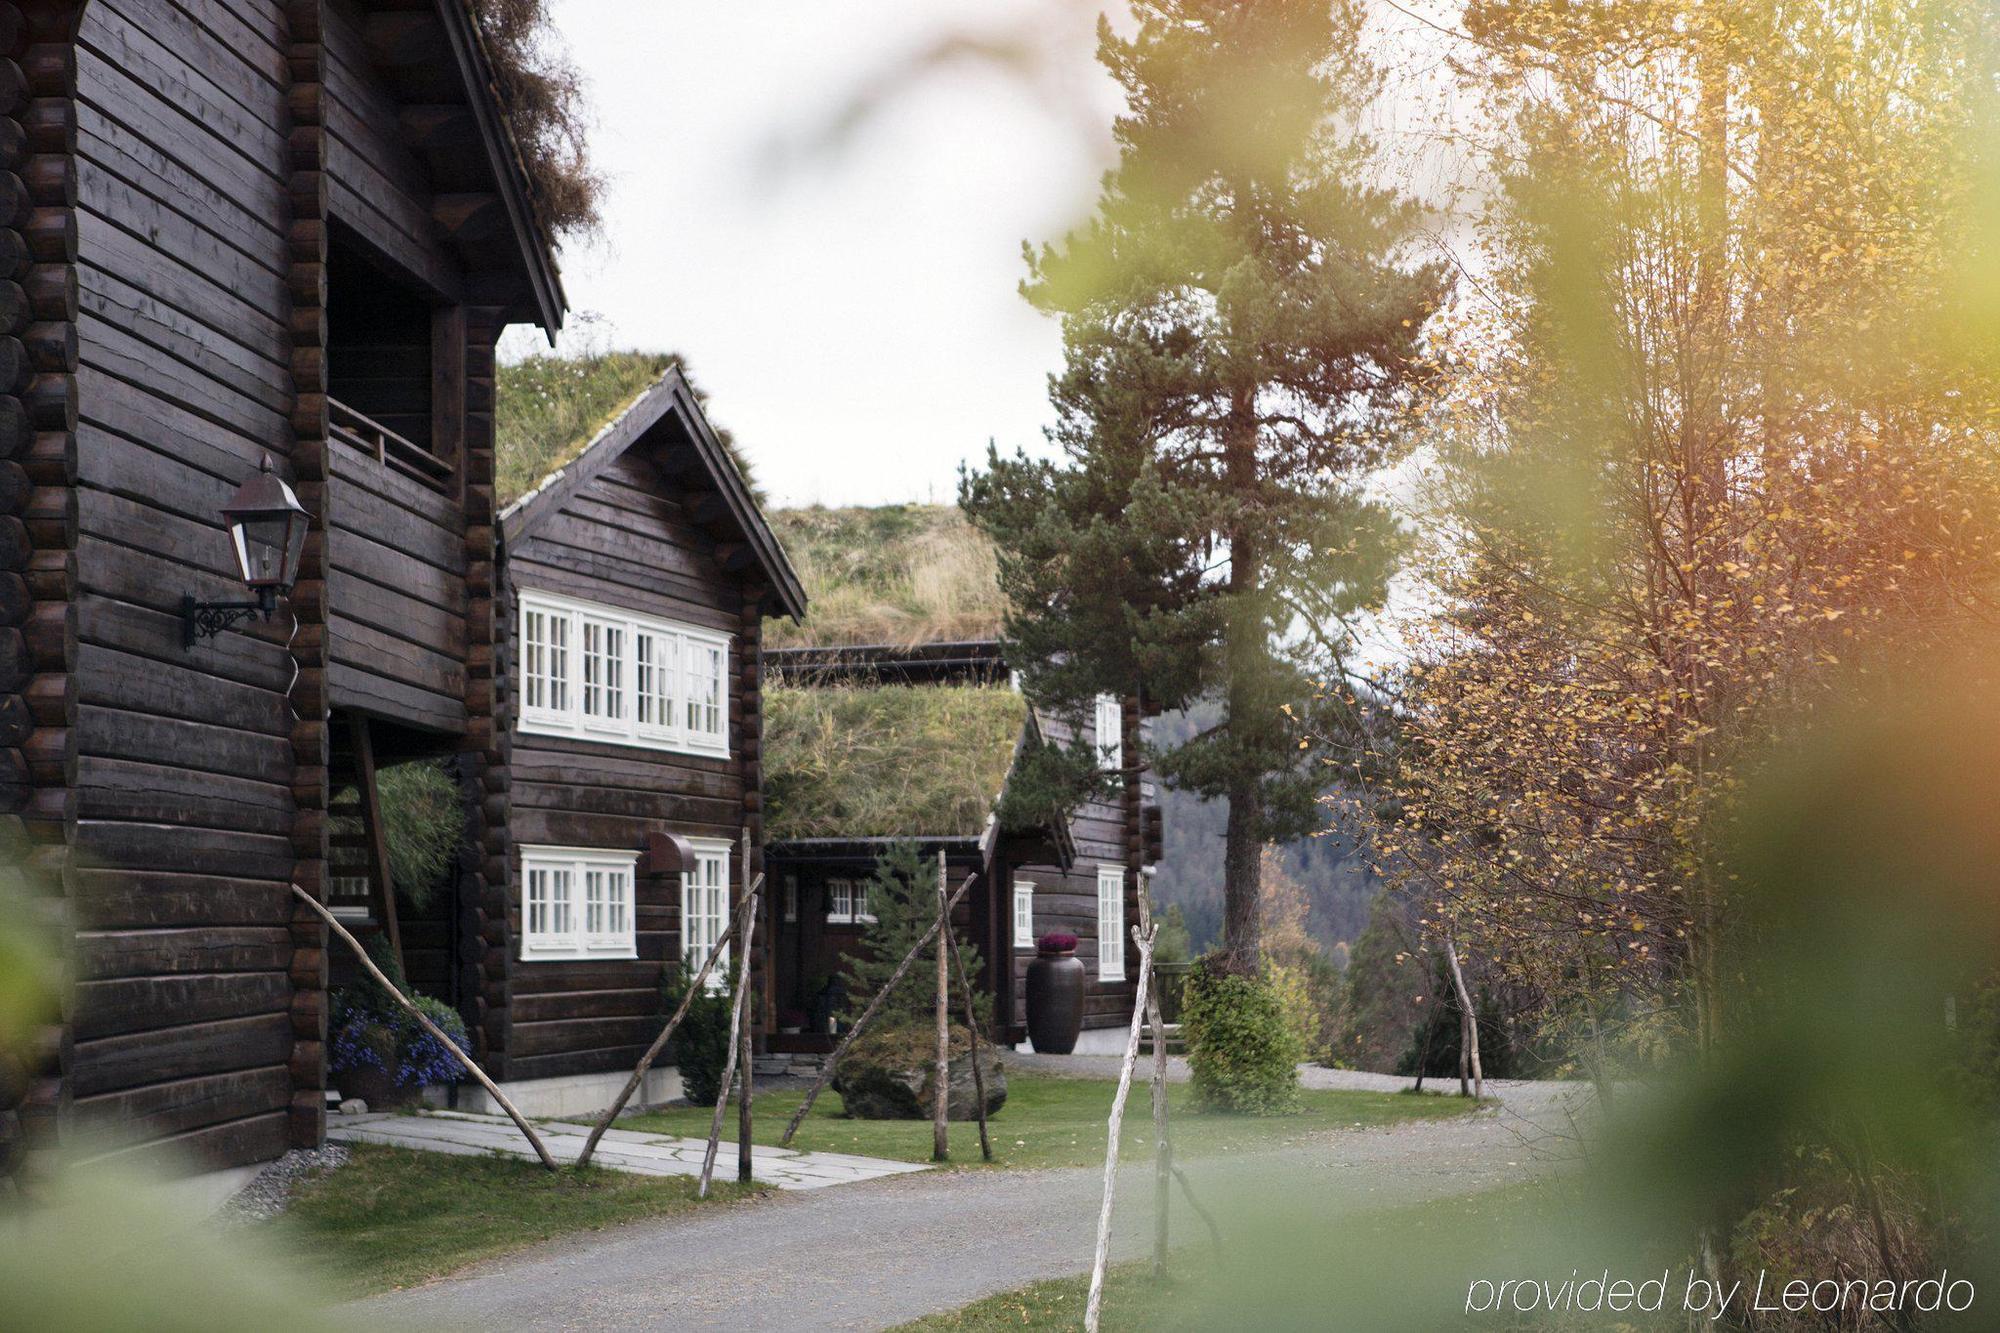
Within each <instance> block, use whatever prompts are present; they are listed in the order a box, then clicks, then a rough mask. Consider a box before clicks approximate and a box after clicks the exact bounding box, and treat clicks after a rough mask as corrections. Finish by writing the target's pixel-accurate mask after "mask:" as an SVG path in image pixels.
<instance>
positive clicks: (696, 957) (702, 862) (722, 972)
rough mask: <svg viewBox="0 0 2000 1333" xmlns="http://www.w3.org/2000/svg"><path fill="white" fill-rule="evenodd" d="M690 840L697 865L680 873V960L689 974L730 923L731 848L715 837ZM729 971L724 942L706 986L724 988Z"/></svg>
mask: <svg viewBox="0 0 2000 1333" xmlns="http://www.w3.org/2000/svg"><path fill="white" fill-rule="evenodd" d="M688 841H689V842H690V843H692V844H693V846H694V865H693V866H692V867H691V868H690V869H688V870H686V871H684V872H683V873H682V875H681V960H682V963H683V965H684V966H685V967H686V968H687V975H689V976H693V975H694V974H695V972H696V971H698V970H699V969H700V967H701V965H702V963H703V962H704V961H705V960H706V959H707V958H708V953H709V950H711V949H713V948H714V947H715V942H716V941H717V940H719V939H721V938H722V932H723V931H724V930H725V929H726V928H727V927H728V925H729V850H730V848H729V844H728V843H727V842H722V841H719V840H715V839H706V838H690V839H689V840H688ZM728 972H729V949H728V947H727V946H724V948H723V950H722V953H721V955H720V956H718V957H717V958H716V960H715V966H714V967H713V968H711V969H710V970H709V973H708V980H707V981H706V982H705V983H704V986H705V988H706V989H708V990H711V991H716V990H721V989H722V985H723V978H724V977H725V976H726V975H727V974H728Z"/></svg>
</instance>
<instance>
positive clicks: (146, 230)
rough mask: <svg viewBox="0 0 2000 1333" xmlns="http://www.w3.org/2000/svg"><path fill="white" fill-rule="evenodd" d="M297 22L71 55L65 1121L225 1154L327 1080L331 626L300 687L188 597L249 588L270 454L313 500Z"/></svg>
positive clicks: (304, 647)
mask: <svg viewBox="0 0 2000 1333" xmlns="http://www.w3.org/2000/svg"><path fill="white" fill-rule="evenodd" d="M293 36H294V34H293V32H292V30H291V24H290V21H289V16H288V14H287V12H286V7H285V6H284V5H283V4H280V3H277V0H240V2H239V3H235V4H233V5H230V6H227V7H224V6H222V5H220V4H216V3H212V0H92V3H90V4H89V5H88V7H87V8H86V9H85V10H84V12H83V16H82V23H81V28H80V31H79V34H78V39H77V44H76V52H75V59H76V79H77V93H76V99H75V110H76V132H77V150H76V158H75V162H76V182H77V188H78V191H79V203H78V208H77V224H78V235H79V242H78V263H77V269H76V276H77V289H78V293H79V298H80V309H79V312H78V317H77V319H78V332H79V342H80V364H79V368H78V371H77V382H78V390H79V395H78V401H79V405H80V419H79V422H78V426H77V449H76V462H75V505H76V513H77V533H76V539H75V550H74V562H73V568H74V580H75V586H74V588H73V589H72V590H71V592H72V594H73V601H72V602H71V606H70V614H71V616H72V617H73V623H74V626H75V629H74V639H75V647H74V655H73V659H72V663H71V672H72V675H71V681H70V691H69V696H70V699H71V700H72V703H71V709H72V719H73V720H72V735H71V738H70V740H69V749H70V752H71V761H70V765H69V767H70V770H71V790H70V793H69V814H70V817H71V820H72V823H71V828H70V834H71V837H72V838H73V840H74V849H75V854H74V857H73V859H72V864H71V867H70V881H71V897H72V902H73V904H74V908H75V924H76V928H77V934H76V941H75V976H76V986H75V1001H74V1010H73V1019H72V1032H73V1037H74V1041H75V1051H74V1057H73V1061H72V1065H71V1071H70V1085H71V1086H70V1092H71V1095H72V1096H73V1097H74V1107H73V1116H72V1118H73V1120H74V1122H75V1123H77V1124H78V1125H79V1126H83V1127H92V1126H103V1127H107V1128H116V1129H118V1130H120V1131H129V1130H130V1129H131V1127H132V1126H133V1124H134V1123H135V1122H136V1123H143V1124H144V1125H145V1126H146V1132H147V1133H149V1134H151V1135H153V1136H155V1141H156V1142H165V1143H169V1144H172V1145H174V1146H176V1147H178V1148H182V1149H185V1150H187V1151H189V1152H190V1153H192V1154H194V1155H195V1156H197V1157H199V1158H201V1159H204V1160H206V1161H208V1162H210V1163H212V1164H218V1165H220V1164H229V1163H233V1162H243V1161H252V1160H257V1159H259V1158H265V1157H270V1156H273V1155H275V1154H276V1153H278V1152H281V1151H282V1150H283V1149H284V1148H285V1147H286V1146H287V1144H288V1143H290V1142H291V1141H293V1124H292V1117H291V1114H290V1112H291V1109H292V1107H293V1105H294V1090H295V1066H296V1067H297V1068H296V1075H297V1080H298V1081H297V1086H298V1087H300V1088H301V1089H303V1090H305V1091H310V1090H311V1087H312V1085H313V1083H314V1080H315V1079H316V1077H317V1071H316V1068H315V1067H314V1065H315V1062H316V1059H317V1052H316V1039H317V1035H318V1021H319V1020H318V1018H317V1016H316V1015H314V1014H313V1013H311V1012H306V1013H304V1014H298V1015H295V1013H294V1011H293V995H294V989H295V983H300V982H303V984H301V985H299V988H300V989H306V988H307V987H309V985H310V982H311V979H312V975H313V968H314V966H315V962H316V955H317V958H318V959H323V952H322V951H320V950H319V949H317V948H316V941H315V940H314V938H313V932H312V931H311V930H310V929H307V928H305V927H303V926H296V927H295V922H294V916H293V911H292V905H291V900H290V897H289V890H288V884H289V882H290V881H291V880H292V879H293V878H294V877H295V876H301V877H304V878H306V879H307V882H311V880H310V875H311V866H312V864H313V861H314V857H313V843H314V836H313V831H312V830H313V817H312V816H313V812H312V811H310V810H302V809H301V807H300V806H299V805H298V803H297V801H296V800H295V792H294V785H295V782H297V781H298V780H299V779H301V778H304V779H305V780H307V781H310V779H311V771H312V765H311V764H310V763H309V762H306V763H301V762H299V761H298V760H297V759H296V758H295V755H294V749H293V744H294V732H293V707H294V706H295V704H296V703H297V702H300V701H302V700H305V699H306V698H307V697H308V695H309V693H310V691H311V690H312V688H313V687H314V684H315V682H314V681H313V680H312V678H311V675H310V672H309V668H310V666H311V664H312V660H313V653H314V652H315V650H316V649H315V645H314V642H313V640H314V635H313V633H312V630H313V627H312V626H311V625H310V624H306V623H302V624H301V627H300V640H301V643H300V648H299V658H298V661H297V663H296V666H297V667H298V670H297V671H296V672H295V661H294V657H293V654H292V653H290V652H288V651H287V649H286V646H285V633H286V630H288V629H289V628H290V626H289V625H288V624H287V625H285V626H283V627H282V628H280V627H270V628H265V629H259V630H254V631H252V632H242V633H233V634H227V635H224V636H221V637H219V638H216V639H212V640H207V641H204V643H203V644H202V645H201V646H200V647H199V648H198V649H196V650H195V651H194V652H192V653H190V652H188V651H185V650H184V649H183V648H182V646H181V641H180V618H179V602H180V598H181V596H182V594H183V593H193V594H194V595H196V596H197V597H203V598H214V599H227V598H232V597H238V596H240V595H241V585H240V584H239V583H238V582H237V575H236V572H235V569H234V561H233V559H232V557H231V555H230V551H229V544H228V539H227V536H226V534H225V533H224V531H223V528H222V525H221V521H220V517H219V513H218V511H219V509H220V507H221V506H222V504H223V503H224V502H225V501H226V500H227V499H228V497H229V496H230V494H231V492H232V491H233V490H234V489H235V487H236V486H237V484H238V483H240V482H241V481H242V480H243V479H244V478H245V477H246V476H247V475H249V474H250V473H251V472H252V471H254V470H255V468H256V467H257V466H258V461H259V459H260V457H261V456H262V455H264V454H265V453H267V452H268V453H269V454H270V455H271V456H272V457H273V459H274V460H275V461H276V463H277V465H278V467H279V470H280V471H281V472H283V473H290V474H292V475H293V476H294V479H295V480H301V481H304V482H305V483H306V484H303V485H301V486H300V488H299V489H300V490H301V491H302V492H303V495H302V498H305V499H306V502H307V503H308V504H309V505H310V504H312V503H314V500H313V498H311V497H312V496H313V487H312V485H311V482H310V480H309V479H307V478H304V477H301V476H299V475H298V474H297V473H295V472H294V471H293V469H294V467H295V465H296V463H297V462H298V460H296V459H294V457H293V448H292V435H293V431H292V421H291V420H290V417H291V413H292V409H293V405H294V396H295V386H294V381H293V373H294V359H293V358H294V338H293V334H292V330H291V329H290V328H289V327H288V323H287V316H288V312H289V311H290V310H291V308H292V305H293V301H292V295H291V293H290V291H289V290H288V287H289V286H291V285H292V284H295V283H306V284H310V282H311V280H312V277H313V274H312V272H311V269H310V266H309V265H307V266H304V267H295V262H294V256H293V253H292V250H291V242H290V238H289V237H288V234H287V231H288V222H289V220H290V219H291V218H292V217H293V216H295V213H294V206H293V198H294V193H295V191H297V190H298V189H300V188H301V187H303V188H304V189H306V191H307V192H308V194H310V192H311V181H310V177H311V176H312V174H313V173H312V172H311V171H310V169H309V167H306V168H299V164H296V163H295V162H294V160H293V157H292V154H291V151H290V146H289V145H288V142H287V132H288V127H289V126H290V123H291V113H290V110H289V109H288V107H287V98H288V96H289V95H290V94H291V93H292V91H293V84H294V77H293V75H294V70H293V66H292V61H291V57H292V55H293V50H292V41H293ZM308 72H309V71H308ZM295 169H297V170H296V173H295ZM301 175H303V176H304V177H306V178H307V179H305V180H303V181H302V180H301V179H300V176H301ZM301 341H303V340H301ZM306 591H307V594H308V595H307V597H306V598H305V599H304V600H303V601H302V602H301V603H300V606H301V608H302V611H301V616H300V618H301V621H302V622H307V621H309V620H310V619H311V615H312V597H311V591H312V590H311V589H310V588H308V589H307V590H306ZM295 677H296V686H295ZM295 689H296V690H297V691H298V693H293V691H294V690H295ZM308 715H309V714H308ZM301 740H303V741H304V742H305V743H306V748H307V749H308V751H309V750H310V748H311V745H310V737H302V738H301ZM310 757H311V756H310V754H309V753H308V755H307V756H306V758H307V759H308V760H309V759H310ZM295 1021H296V1022H298V1023H299V1024H301V1025H302V1026H303V1027H304V1029H305V1035H304V1036H303V1037H301V1036H300V1034H299V1032H298V1030H297V1028H295ZM310 1128H311V1127H310V1126H308V1127H307V1132H310Z"/></svg>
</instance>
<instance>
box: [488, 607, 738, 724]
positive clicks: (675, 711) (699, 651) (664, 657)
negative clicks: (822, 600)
mask: <svg viewBox="0 0 2000 1333" xmlns="http://www.w3.org/2000/svg"><path fill="white" fill-rule="evenodd" d="M516 600H517V602H518V603H519V605H518V607H517V608H516V613H515V614H516V622H517V637H518V639H519V641H520V652H519V667H520V671H521V689H520V697H521V721H520V727H521V730H522V731H523V732H527V733H531V734H534V735H540V736H576V737H582V738H584V739H588V740H603V741H609V742H612V743H613V744H618V745H634V746H641V747H644V748H646V749H652V750H671V751H673V752H675V753H677V754H694V755H703V756H706V757H709V758H714V759H727V758H728V757H729V659H730V648H731V646H732V644H733V643H734V638H733V636H731V635H728V634H724V633H722V632H721V631H719V630H711V629H702V628H701V627H699V626H696V625H686V624H682V623H680V622H678V621H673V620H662V619H660V618H658V617H655V616H646V615H641V614H639V613H638V612H636V611H627V610H624V609H622V608H620V607H615V606H606V605H603V604H602V603H598V602H588V601H584V600H583V599H581V598H577V597H559V596H556V595H555V594H552V593H545V592H536V591H525V590H524V591H523V592H522V593H521V594H520V595H519V597H518V598H517V599H516ZM642 642H643V645H644V647H643V656H644V658H645V660H644V662H643V663H642V661H641V657H642V647H641V645H642ZM698 667H699V668H700V669H699V670H697V668H698ZM711 667H713V668H714V669H713V670H710V668H711ZM697 690H699V691H700V693H699V695H697ZM642 697H643V700H644V703H643V706H642V702H641V700H642ZM586 709H588V710H589V711H586ZM642 713H650V714H651V716H650V717H646V718H644V719H642V717H641V714H642Z"/></svg>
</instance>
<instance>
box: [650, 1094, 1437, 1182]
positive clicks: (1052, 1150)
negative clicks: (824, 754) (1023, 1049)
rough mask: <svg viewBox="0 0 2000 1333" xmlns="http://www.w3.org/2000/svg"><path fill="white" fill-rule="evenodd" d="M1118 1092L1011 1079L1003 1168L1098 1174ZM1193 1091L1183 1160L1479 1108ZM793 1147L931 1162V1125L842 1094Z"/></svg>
mask: <svg viewBox="0 0 2000 1333" xmlns="http://www.w3.org/2000/svg"><path fill="white" fill-rule="evenodd" d="M1116 1086H1117V1085H1116V1084H1115V1083H1114V1082H1113V1081H1112V1080H1110V1079H1084V1078H1051V1077H1048V1076H1045V1075H1029V1074H1010V1075H1008V1077H1007V1104H1006V1105H1005V1106H1004V1107H1002V1108H1001V1109H1000V1111H999V1112H998V1114H996V1115H994V1116H993V1118H992V1120H991V1122H990V1125H991V1130H992V1138H993V1155H994V1165H996V1166H1008V1167H1046V1166H1090V1165H1096V1164H1101V1163H1102V1162H1103V1161H1104V1130H1105V1121H1106V1118H1107V1117H1108V1116H1109V1115H1110V1113H1111V1097H1112V1093H1113V1091H1114V1089H1115V1088H1116ZM1192 1095H1193V1094H1192V1090H1191V1089H1190V1088H1189V1087H1188V1085H1187V1084H1184V1083H1182V1084H1175V1085H1174V1086H1173V1088H1172V1090H1171V1095H1170V1099H1169V1103H1168V1105H1169V1111H1170V1115H1171V1116H1172V1121H1173V1138H1174V1151H1175V1153H1176V1154H1177V1155H1179V1156H1182V1157H1205V1156H1212V1155H1215V1154H1219V1153H1227V1152H1247V1151H1253V1150H1255V1149H1259V1148H1271V1147H1276V1146H1279V1145H1281V1144H1284V1143H1288V1142H1293V1141H1296V1140H1298V1139H1301V1138H1304V1137H1306V1136H1308V1135H1312V1134H1317V1133H1320V1132H1323V1131H1325V1130H1331V1129H1352V1128H1357V1127H1362V1126H1369V1125H1386V1124H1392V1123H1394V1122H1397V1121H1402V1120H1419V1119H1433V1118H1436V1117H1439V1116H1450V1115H1459V1114H1462V1113H1464V1112H1465V1111H1468V1110H1470V1109H1471V1103H1470V1102H1468V1101H1465V1100H1463V1099H1461V1098H1457V1097H1429V1096H1422V1097H1418V1096H1410V1095H1407V1094H1399V1093H1381V1092H1312V1091H1308V1092H1306V1093H1304V1094H1303V1095H1302V1103H1303V1105H1302V1109H1301V1110H1300V1112H1299V1113H1298V1114H1297V1115H1290V1116H1275V1117H1269V1118H1258V1117H1251V1116H1232V1115H1203V1114H1197V1113H1195V1112H1194V1110H1193V1109H1192V1107H1191V1106H1190V1099H1191V1097H1192ZM802 1096H803V1094H801V1093H797V1092H772V1093H768V1094H765V1095H762V1096H759V1097H758V1098H757V1101H756V1104H755V1111H756V1117H755V1119H756V1127H755V1129H754V1130H753V1132H752V1135H751V1137H752V1141H753V1142H756V1143H776V1142H777V1141H778V1138H779V1136H780V1135H782V1134H783V1133H784V1131H785V1125H786V1122H788V1121H789V1120H790V1119H791V1116H792V1112H793V1111H795V1110H797V1109H798V1105H799V1102H800V1100H801V1098H802ZM1151 1096H1152V1094H1151V1091H1150V1089H1149V1088H1148V1087H1147V1086H1146V1085H1145V1084H1137V1085H1135V1086H1134V1087H1133V1089H1132V1097H1131V1100H1130V1101H1129V1102H1128V1103H1127V1104H1126V1107H1125V1132H1124V1134H1123V1135H1122V1138H1121V1145H1120V1152H1121V1153H1123V1152H1130V1153H1134V1154H1141V1153H1144V1154H1150V1152H1151V1147H1150V1145H1151V1142H1152V1132H1153V1118H1152V1100H1151ZM712 1115H713V1112H712V1111H711V1110H710V1109H708V1108H698V1107H677V1108H674V1109H671V1110H665V1111H655V1112H651V1113H648V1114H646V1115H641V1116H634V1117H631V1118H628V1119H625V1120H621V1121H619V1122H618V1125H619V1128H620V1129H637V1130H656V1131H658V1132H660V1133H664V1134H679V1135H686V1136H688V1137H692V1138H706V1137H707V1136H708V1126H709V1120H710V1117H711V1116H712ZM723 1135H724V1139H725V1142H728V1143H734V1142H735V1141H736V1116H735V1114H734V1112H731V1113H730V1114H729V1115H728V1116H727V1117H725V1119H724V1121H723ZM792 1146H793V1147H794V1148H798V1149H801V1150H804V1151H807V1152H844V1153H859V1154H861V1155H863V1156H867V1157H887V1158H892V1159H895V1160H897V1161H904V1162H928V1161H930V1159H931V1124H930V1121H928V1120H849V1119H847V1118H846V1117H845V1115H844V1114H843V1112H842V1108H841V1103H840V1095H839V1094H838V1093H835V1092H832V1091H828V1092H825V1093H822V1094H821V1095H820V1099H819V1100H818V1101H817V1102H815V1103H814V1104H813V1113H812V1114H811V1115H810V1116H808V1117H807V1118H806V1122H805V1123H804V1124H803V1125H800V1126H799V1133H798V1137H797V1138H795V1139H793V1140H792ZM951 1160H952V1161H953V1162H954V1163H955V1164H961V1165H974V1166H977V1165H980V1160H979V1126H978V1125H977V1124H975V1123H972V1122H970V1121H967V1122H964V1123H959V1122H953V1124H952V1126H951Z"/></svg>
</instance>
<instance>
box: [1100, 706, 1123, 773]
mask: <svg viewBox="0 0 2000 1333" xmlns="http://www.w3.org/2000/svg"><path fill="white" fill-rule="evenodd" d="M1093 729H1094V730H1095V732H1096V735H1097V764H1098V767H1100V768H1103V769H1107V770H1111V771H1116V770H1118V769H1121V768H1123V767H1125V702H1124V700H1122V699H1120V698H1118V697H1117V696H1116V695H1112V694H1100V695H1098V696H1097V717H1096V719H1095V721H1094V724H1093ZM1106 736H1109V737H1110V738H1111V739H1110V740H1108V741H1107V740H1106V739H1105V737H1106Z"/></svg>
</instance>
